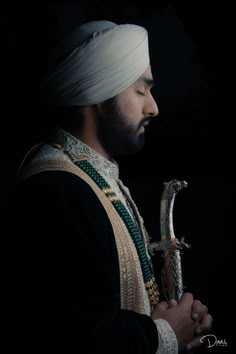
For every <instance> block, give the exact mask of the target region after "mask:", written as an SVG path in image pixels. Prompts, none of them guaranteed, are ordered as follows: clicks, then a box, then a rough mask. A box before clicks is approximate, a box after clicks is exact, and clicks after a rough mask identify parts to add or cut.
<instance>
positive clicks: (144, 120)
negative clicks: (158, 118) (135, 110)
mask: <svg viewBox="0 0 236 354" xmlns="http://www.w3.org/2000/svg"><path fill="white" fill-rule="evenodd" d="M151 120H152V117H150V116H146V117H143V118H142V119H141V121H140V122H139V124H138V128H137V129H140V128H141V126H142V125H143V124H144V123H149V122H151Z"/></svg>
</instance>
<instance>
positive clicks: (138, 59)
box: [43, 21, 149, 106]
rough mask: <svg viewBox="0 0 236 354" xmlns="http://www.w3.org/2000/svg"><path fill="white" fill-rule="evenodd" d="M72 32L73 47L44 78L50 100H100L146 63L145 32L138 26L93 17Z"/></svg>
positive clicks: (64, 103)
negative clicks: (98, 19)
mask: <svg viewBox="0 0 236 354" xmlns="http://www.w3.org/2000/svg"><path fill="white" fill-rule="evenodd" d="M75 36H76V40H77V44H76V47H75V48H74V49H73V50H72V51H71V52H70V53H69V54H68V55H67V56H66V58H64V59H63V60H62V61H61V62H60V63H59V64H57V65H56V66H55V67H54V68H53V69H52V70H51V71H50V73H49V74H48V75H47V76H46V77H45V79H44V82H43V89H44V90H45V92H46V95H47V98H48V100H49V102H50V103H53V104H55V105H59V106H83V105H92V104H97V103H100V102H103V101H105V100H107V99H109V98H112V97H114V96H115V95H117V94H119V93H120V92H121V91H123V90H124V89H126V88H127V87H129V86H130V85H132V84H133V83H134V82H135V81H136V80H137V79H138V78H139V77H140V76H141V75H142V74H143V72H144V71H145V70H146V69H147V68H148V66H149V50H148V35H147V31H146V29H145V28H143V27H141V26H138V25H132V24H122V25H117V24H115V23H113V22H109V21H93V22H90V23H86V24H84V25H82V26H81V27H80V28H79V29H78V30H77V32H76V35H75Z"/></svg>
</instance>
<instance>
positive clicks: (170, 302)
mask: <svg viewBox="0 0 236 354" xmlns="http://www.w3.org/2000/svg"><path fill="white" fill-rule="evenodd" d="M176 306H178V302H177V301H176V300H174V299H171V300H170V301H169V308H171V307H176Z"/></svg>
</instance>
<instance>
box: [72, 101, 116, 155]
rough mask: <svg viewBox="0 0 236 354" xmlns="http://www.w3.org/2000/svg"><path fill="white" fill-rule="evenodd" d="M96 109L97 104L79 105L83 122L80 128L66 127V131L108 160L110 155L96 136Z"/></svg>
mask: <svg viewBox="0 0 236 354" xmlns="http://www.w3.org/2000/svg"><path fill="white" fill-rule="evenodd" d="M96 109H97V106H84V107H81V108H80V110H81V112H80V113H81V118H80V119H83V124H81V126H80V129H76V128H74V129H67V131H68V132H69V133H70V134H71V135H73V136H75V137H76V138H77V139H79V140H81V141H82V142H83V143H84V144H86V145H88V146H89V147H90V148H92V149H93V150H95V151H96V152H97V153H98V154H100V155H101V156H103V157H104V158H106V159H108V160H110V159H111V157H112V156H111V155H110V154H109V153H108V152H107V151H106V150H105V149H104V148H103V146H102V145H101V143H100V141H99V139H98V136H97V127H96V118H97V112H96Z"/></svg>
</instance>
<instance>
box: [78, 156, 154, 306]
mask: <svg viewBox="0 0 236 354" xmlns="http://www.w3.org/2000/svg"><path fill="white" fill-rule="evenodd" d="M74 163H75V165H77V166H78V167H80V168H81V169H82V170H83V171H84V172H85V173H86V174H87V175H88V176H89V177H90V178H92V180H93V181H94V182H95V183H96V184H97V186H98V187H99V188H100V189H101V190H102V191H103V192H104V193H105V195H106V196H107V198H108V199H109V200H110V201H111V203H112V205H113V206H114V208H115V209H116V211H117V212H118V214H119V216H120V217H121V219H122V220H123V221H124V223H125V225H126V227H127V229H128V232H129V234H130V235H131V238H132V240H133V242H134V244H135V247H136V250H137V254H138V257H139V260H140V264H141V269H142V273H143V278H144V283H145V286H146V289H147V293H148V296H149V301H150V303H151V304H152V305H155V304H157V303H158V301H159V296H160V295H159V291H158V288H157V283H156V280H155V277H154V273H153V268H152V264H151V263H150V261H149V259H148V257H147V254H146V249H145V245H144V242H143V240H142V238H141V235H140V232H139V229H138V227H137V225H136V224H135V222H134V221H133V220H132V218H131V216H130V214H129V212H128V211H127V209H126V207H125V206H124V204H123V203H122V202H121V200H120V198H119V197H118V196H117V195H116V194H115V193H114V192H113V191H112V189H111V187H110V186H109V184H108V183H107V182H106V181H105V180H104V178H103V177H102V176H101V174H100V173H99V172H97V171H96V169H95V168H94V167H93V166H92V165H91V164H90V163H89V162H88V161H87V160H77V161H74Z"/></svg>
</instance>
